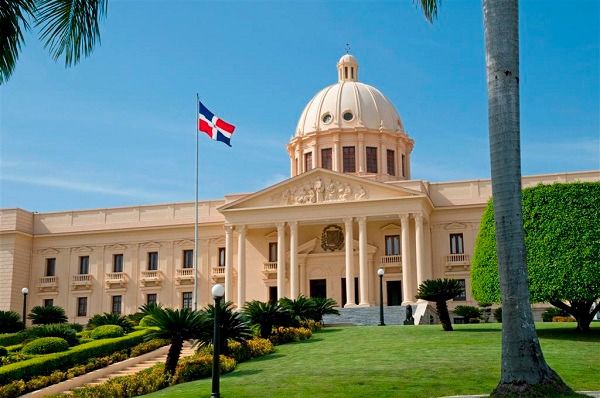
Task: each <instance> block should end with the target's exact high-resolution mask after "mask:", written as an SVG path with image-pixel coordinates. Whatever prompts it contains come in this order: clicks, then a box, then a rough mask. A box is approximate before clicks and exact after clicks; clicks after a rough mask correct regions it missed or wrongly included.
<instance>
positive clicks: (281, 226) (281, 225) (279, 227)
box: [275, 222, 285, 234]
mask: <svg viewBox="0 0 600 398" xmlns="http://www.w3.org/2000/svg"><path fill="white" fill-rule="evenodd" d="M275 226H276V227H277V233H279V234H280V233H282V232H283V231H284V228H285V223H284V222H278V223H277V224H275Z"/></svg>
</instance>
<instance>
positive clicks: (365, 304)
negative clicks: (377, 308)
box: [357, 303, 371, 307]
mask: <svg viewBox="0 0 600 398" xmlns="http://www.w3.org/2000/svg"><path fill="white" fill-rule="evenodd" d="M370 306H371V304H369V303H360V304H358V305H357V307H370Z"/></svg>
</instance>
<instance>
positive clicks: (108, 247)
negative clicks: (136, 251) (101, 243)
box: [106, 243, 127, 251]
mask: <svg viewBox="0 0 600 398" xmlns="http://www.w3.org/2000/svg"><path fill="white" fill-rule="evenodd" d="M106 248H107V249H108V250H115V251H119V250H126V249H127V246H124V245H122V244H120V243H117V244H114V245H110V246H106Z"/></svg>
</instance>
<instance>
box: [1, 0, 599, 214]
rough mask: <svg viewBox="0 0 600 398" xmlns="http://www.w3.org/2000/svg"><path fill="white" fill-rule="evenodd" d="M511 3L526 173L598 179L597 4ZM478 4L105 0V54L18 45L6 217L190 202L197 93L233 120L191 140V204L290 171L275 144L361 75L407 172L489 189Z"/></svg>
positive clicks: (4, 107)
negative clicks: (348, 73)
mask: <svg viewBox="0 0 600 398" xmlns="http://www.w3.org/2000/svg"><path fill="white" fill-rule="evenodd" d="M586 3H587V4H585V5H583V4H580V3H578V6H576V7H574V6H573V3H572V2H570V1H558V0H555V1H539V0H538V1H531V0H529V1H527V0H524V1H521V9H520V12H521V15H520V18H521V20H520V35H521V112H522V113H521V128H522V131H521V134H522V150H523V153H522V162H523V173H524V174H538V173H551V172H562V171H576V170H590V169H598V168H600V140H599V135H600V133H599V132H600V121H599V119H600V115H599V114H600V100H599V96H600V93H599V71H600V67H599V37H600V34H599V19H600V9H599V2H597V1H588V2H586ZM482 24H483V22H482V11H481V3H480V1H476V0H472V1H471V0H469V1H466V0H464V1H444V2H442V8H441V10H440V16H439V20H438V21H436V23H435V24H434V25H429V24H428V23H427V22H426V21H425V20H424V18H423V17H422V15H421V13H420V10H418V9H417V8H416V7H415V6H414V4H413V3H412V2H411V1H404V0H402V1H393V2H383V1H370V2H341V1H327V2H318V1H310V2H291V1H285V2H281V1H277V2H270V1H262V2H249V1H244V2H201V1H147V2H143V3H142V2H135V1H118V0H112V1H109V12H108V16H107V18H106V19H105V20H104V21H103V23H102V26H101V32H102V44H101V46H99V47H97V49H96V50H95V51H94V53H93V54H92V56H91V57H90V58H87V59H85V60H83V61H82V62H81V63H80V64H79V65H77V66H76V67H75V68H70V69H65V68H64V67H63V65H62V64H61V63H60V62H58V63H55V62H54V61H52V60H51V58H50V56H49V55H48V53H47V52H46V51H45V50H44V49H43V47H42V46H41V45H40V43H39V41H38V40H37V37H36V34H35V33H32V34H30V35H28V36H27V37H26V46H25V47H24V48H23V51H22V54H21V57H20V59H19V62H18V65H17V69H16V72H15V73H14V75H13V76H12V78H11V79H10V81H9V82H8V83H7V84H5V85H4V86H2V87H0V90H1V112H0V115H1V116H0V117H1V119H0V128H1V134H0V155H1V160H0V206H1V207H21V208H25V209H28V210H32V211H54V210H65V209H83V208H96V207H100V208H102V207H111V206H124V205H136V204H149V203H161V202H172V201H188V200H193V197H194V142H195V141H194V140H195V138H194V134H195V133H194V129H195V117H196V115H195V96H196V92H198V93H199V94H200V96H201V98H202V99H203V101H204V102H205V104H206V105H207V106H208V107H209V109H211V110H213V111H214V112H215V113H216V114H218V115H220V116H221V117H223V118H224V119H225V120H227V121H229V122H231V123H233V124H235V125H236V126H237V130H236V133H235V135H234V138H233V140H232V144H233V148H228V147H226V146H225V145H223V144H220V143H214V142H211V141H209V140H208V139H206V138H205V137H201V145H200V151H201V160H200V186H201V190H200V196H201V198H220V197H222V196H223V195H224V194H226V193H234V192H251V191H255V190H257V189H260V188H263V187H265V186H268V185H270V184H272V183H275V182H277V181H280V180H281V179H284V178H286V177H287V176H289V159H288V156H287V153H286V150H285V144H286V143H287V142H288V140H289V138H290V136H291V135H292V134H293V131H294V129H295V126H296V122H297V119H298V117H299V115H300V112H301V111H302V109H303V107H304V106H305V104H306V103H307V102H308V100H309V99H310V98H311V97H312V96H313V95H314V94H315V93H316V92H317V91H318V90H320V89H321V88H322V87H324V86H326V85H328V84H331V83H333V82H335V80H336V69H335V64H336V62H337V60H338V58H339V57H340V56H341V55H342V54H343V53H344V47H345V43H348V42H349V43H351V52H352V53H353V54H354V55H355V56H356V57H357V59H358V61H359V64H360V78H361V81H363V82H365V83H368V84H372V85H374V86H375V87H378V88H379V89H380V90H381V91H382V92H383V93H384V94H385V95H386V96H387V97H388V98H390V100H391V101H392V102H393V103H394V104H395V106H396V108H397V109H398V112H399V113H400V116H401V118H402V119H403V122H404V126H405V128H406V130H407V131H408V134H409V135H410V136H411V137H412V138H414V139H415V141H416V145H415V149H414V151H413V157H412V172H413V176H412V177H413V178H419V179H427V180H430V181H446V180H456V179H468V178H488V177H489V155H488V138H487V102H486V101H487V99H486V82H485V59H484V49H483V27H482Z"/></svg>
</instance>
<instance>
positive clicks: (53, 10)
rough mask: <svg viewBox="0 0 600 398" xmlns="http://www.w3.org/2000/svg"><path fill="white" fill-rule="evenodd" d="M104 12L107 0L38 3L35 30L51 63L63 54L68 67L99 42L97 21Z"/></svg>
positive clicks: (43, 0)
mask: <svg viewBox="0 0 600 398" xmlns="http://www.w3.org/2000/svg"><path fill="white" fill-rule="evenodd" d="M106 12H107V0H39V6H38V10H37V13H36V26H37V27H40V38H41V39H42V40H43V41H44V42H45V43H44V46H45V47H46V48H48V49H49V50H50V54H51V55H52V57H53V58H54V60H58V59H59V58H60V57H61V56H62V55H63V54H64V57H65V65H66V66H72V65H75V64H77V63H78V62H79V61H80V60H81V58H82V56H83V57H87V56H88V55H90V54H91V52H92V50H93V49H94V46H95V45H96V42H100V28H99V20H100V19H101V18H103V17H104V16H105V15H106Z"/></svg>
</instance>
